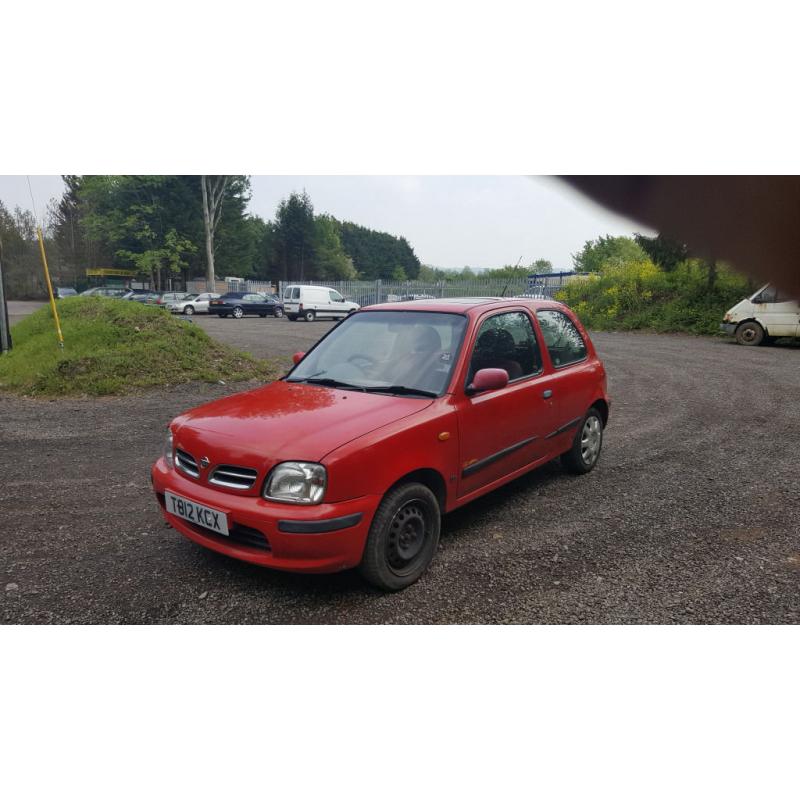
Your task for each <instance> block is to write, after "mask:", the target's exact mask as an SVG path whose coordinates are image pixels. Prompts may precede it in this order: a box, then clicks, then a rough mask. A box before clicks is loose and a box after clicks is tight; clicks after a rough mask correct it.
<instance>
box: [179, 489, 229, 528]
mask: <svg viewBox="0 0 800 800" xmlns="http://www.w3.org/2000/svg"><path fill="white" fill-rule="evenodd" d="M164 500H165V501H166V504H167V511H168V512H169V513H170V514H174V515H175V516H176V517H180V518H181V519H185V520H188V521H189V522H194V524H195V525H202V526H203V527H204V528H208V529H209V530H210V531H214V533H220V534H222V535H223V536H229V535H230V534H229V533H228V515H227V514H226V513H225V512H224V511H219V510H218V509H216V508H209V507H208V506H204V505H202V504H200V503H195V501H194V500H187V499H186V498H185V497H178V495H177V494H172V492H164Z"/></svg>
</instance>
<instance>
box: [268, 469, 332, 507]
mask: <svg viewBox="0 0 800 800" xmlns="http://www.w3.org/2000/svg"><path fill="white" fill-rule="evenodd" d="M327 482H328V473H327V472H326V470H325V467H323V466H322V464H309V463H307V462H305V461H284V462H283V464H278V466H277V467H275V469H273V470H272V472H271V473H270V476H269V478H267V482H266V483H265V484H264V498H265V499H267V500H277V501H278V502H280V503H300V504H303V505H307V506H310V505H314V504H315V503H321V502H322V498H323V497H324V496H325V485H326V484H327Z"/></svg>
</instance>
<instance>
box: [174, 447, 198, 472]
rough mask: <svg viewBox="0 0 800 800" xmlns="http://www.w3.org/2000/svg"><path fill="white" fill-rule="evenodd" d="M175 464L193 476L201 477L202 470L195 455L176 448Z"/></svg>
mask: <svg viewBox="0 0 800 800" xmlns="http://www.w3.org/2000/svg"><path fill="white" fill-rule="evenodd" d="M175 466H176V467H177V468H178V469H179V470H180V471H181V472H185V473H186V474H187V475H191V476H192V477H193V478H199V477H200V470H199V469H198V468H197V461H195V459H194V456H191V455H189V453H187V452H186V451H185V450H179V449H178V448H175Z"/></svg>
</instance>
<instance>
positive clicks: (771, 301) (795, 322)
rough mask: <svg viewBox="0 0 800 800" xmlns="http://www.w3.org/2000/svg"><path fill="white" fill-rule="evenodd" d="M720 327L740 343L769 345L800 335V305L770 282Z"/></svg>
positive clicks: (743, 302) (740, 304)
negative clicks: (778, 340) (786, 337)
mask: <svg viewBox="0 0 800 800" xmlns="http://www.w3.org/2000/svg"><path fill="white" fill-rule="evenodd" d="M719 327H720V329H721V330H723V331H725V333H728V334H730V335H731V336H735V337H736V341H737V342H739V344H749V345H757V344H769V343H770V342H773V341H775V339H779V338H780V337H782V336H799V335H800V306H798V303H797V300H793V299H792V298H791V297H789V295H788V294H786V292H784V291H783V290H782V289H776V288H775V287H774V286H770V284H767V285H766V286H762V287H761V288H760V289H759V290H758V291H757V292H756V293H755V294H754V295H753V296H752V297H748V298H746V299H745V300H742V301H741V302H739V303H737V304H736V305H735V306H734V307H733V308H732V309H730V311H728V312H727V314H725V317H724V322H722V324H721V325H720V326H719Z"/></svg>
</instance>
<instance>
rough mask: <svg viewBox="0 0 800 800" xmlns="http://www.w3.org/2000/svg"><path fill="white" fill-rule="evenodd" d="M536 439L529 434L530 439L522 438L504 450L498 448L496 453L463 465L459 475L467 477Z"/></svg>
mask: <svg viewBox="0 0 800 800" xmlns="http://www.w3.org/2000/svg"><path fill="white" fill-rule="evenodd" d="M536 439H537V437H536V436H531V438H530V439H523V440H522V441H521V442H517V443H516V444H512V445H511V447H506V448H505V450H498V451H497V452H496V453H492V455H490V456H487V457H486V458H482V459H481V460H480V461H476V462H475V463H474V464H470V465H469V466H468V467H464V469H463V470H462V472H461V477H462V478H468V477H469V476H470V475H474V474H475V473H476V472H478V471H479V470H482V469H483V468H484V467H488V466H489V465H490V464H494V463H495V461H499V460H500V459H501V458H505V457H506V456H509V455H511V454H512V453H514V452H516V451H517V450H520V449H521V448H523V447H525V446H526V445H529V444H530V443H531V442H534V441H536Z"/></svg>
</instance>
